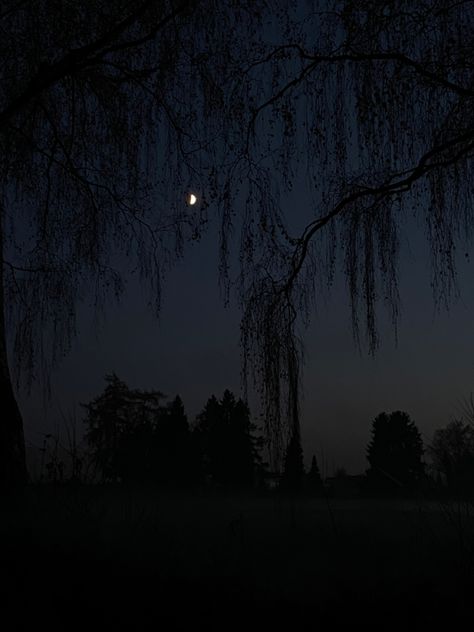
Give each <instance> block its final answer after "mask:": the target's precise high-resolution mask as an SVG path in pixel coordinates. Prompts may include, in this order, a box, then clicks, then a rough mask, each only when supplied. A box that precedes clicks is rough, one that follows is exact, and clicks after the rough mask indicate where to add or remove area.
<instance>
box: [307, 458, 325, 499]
mask: <svg viewBox="0 0 474 632" xmlns="http://www.w3.org/2000/svg"><path fill="white" fill-rule="evenodd" d="M306 482H307V486H308V491H310V492H312V493H321V492H322V490H323V480H322V478H321V472H320V471H319V466H318V462H317V460H316V455H315V454H313V458H312V459H311V467H310V469H309V472H308V474H307V476H306Z"/></svg>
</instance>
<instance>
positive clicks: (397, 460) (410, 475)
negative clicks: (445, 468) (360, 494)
mask: <svg viewBox="0 0 474 632" xmlns="http://www.w3.org/2000/svg"><path fill="white" fill-rule="evenodd" d="M422 456H423V441H422V439H421V435H420V432H419V430H418V428H417V427H416V425H415V424H414V422H413V421H412V420H411V419H410V416H409V415H408V414H407V413H405V412H402V411H399V410H398V411H395V412H393V413H389V414H387V413H385V412H384V413H380V414H379V415H377V417H376V418H375V419H374V421H373V423H372V439H371V440H370V443H369V445H368V447H367V460H368V461H369V464H370V469H369V470H368V472H367V489H368V490H370V491H377V492H386V493H404V492H411V491H413V490H414V489H415V488H416V486H417V484H418V483H419V481H420V479H421V477H422V475H423V472H424V464H423V462H422Z"/></svg>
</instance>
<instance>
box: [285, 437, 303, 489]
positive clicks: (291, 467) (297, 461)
mask: <svg viewBox="0 0 474 632" xmlns="http://www.w3.org/2000/svg"><path fill="white" fill-rule="evenodd" d="M304 475H305V470H304V461H303V448H302V447H301V435H300V432H299V430H297V431H295V432H294V433H293V435H292V437H291V439H290V441H289V442H288V446H287V449H286V454H285V462H284V469H283V475H282V479H281V488H282V490H284V491H290V492H299V491H301V489H302V487H303V481H304Z"/></svg>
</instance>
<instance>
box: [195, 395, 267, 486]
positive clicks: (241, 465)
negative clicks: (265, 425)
mask: <svg viewBox="0 0 474 632" xmlns="http://www.w3.org/2000/svg"><path fill="white" fill-rule="evenodd" d="M256 430H257V427H256V425H255V424H253V423H251V421H250V411H249V408H248V406H247V404H246V403H245V402H243V401H242V400H241V399H238V400H236V399H235V396H234V395H233V394H232V393H231V392H230V391H228V390H226V391H225V392H224V395H223V397H222V399H221V400H220V401H218V400H217V398H216V397H215V396H214V395H213V396H212V397H210V398H209V399H208V401H207V403H206V406H205V407H204V410H203V411H202V412H201V413H200V414H199V415H198V418H197V424H196V426H195V427H194V430H193V435H194V437H195V441H196V444H197V445H198V447H199V451H200V455H201V468H202V470H201V471H202V474H203V476H204V478H205V479H206V480H207V481H208V482H210V483H211V484H212V485H214V486H217V487H222V488H236V487H246V488H250V487H252V486H254V485H255V484H256V483H258V481H259V480H260V479H261V475H262V473H263V470H264V467H265V464H264V463H263V461H262V457H261V450H262V448H263V439H262V437H260V436H257V435H255V431H256Z"/></svg>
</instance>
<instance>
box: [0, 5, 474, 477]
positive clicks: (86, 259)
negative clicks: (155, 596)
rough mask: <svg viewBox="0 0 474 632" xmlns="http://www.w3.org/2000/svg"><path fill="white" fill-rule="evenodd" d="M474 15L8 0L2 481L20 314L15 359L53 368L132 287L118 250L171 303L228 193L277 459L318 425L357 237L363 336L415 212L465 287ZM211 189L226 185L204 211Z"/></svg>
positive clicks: (245, 340)
mask: <svg viewBox="0 0 474 632" xmlns="http://www.w3.org/2000/svg"><path fill="white" fill-rule="evenodd" d="M269 25H271V27H270V26H269ZM473 26H474V7H473V5H472V3H470V2H453V1H452V0H437V1H436V2H433V1H432V0H420V1H418V2H416V3H413V2H409V1H408V0H381V1H377V2H376V1H375V0H371V1H369V2H365V1H364V2H362V1H361V0H324V1H322V2H320V1H319V0H315V1H314V3H313V2H311V1H309V2H301V3H293V2H289V1H285V0H281V1H276V2H272V3H269V2H266V1H265V0H235V1H233V2H218V1H217V0H189V1H185V0H183V1H182V2H179V1H176V2H172V1H170V2H156V0H142V1H141V2H137V3H131V2H129V1H128V0H107V1H105V0H97V2H94V3H90V2H87V1H86V0H78V1H77V2H63V1H62V0H31V2H19V1H18V0H4V1H3V3H2V8H1V12H0V32H1V34H2V38H1V43H0V53H1V54H2V59H3V60H4V61H3V64H2V67H1V69H0V77H1V82H0V86H1V87H0V148H1V156H2V159H1V162H0V174H1V176H0V183H1V185H2V208H1V209H0V212H1V215H0V224H1V225H0V242H1V244H0V245H1V247H2V258H3V275H2V279H1V288H0V312H1V316H0V318H1V321H0V360H1V361H0V390H1V393H2V401H3V402H4V404H3V412H4V413H5V414H4V415H3V420H2V424H1V426H0V431H1V435H0V450H1V452H0V468H1V471H0V480H3V481H8V480H10V481H13V480H15V479H17V480H24V477H25V467H24V443H23V434H22V422H21V415H20V412H19V410H18V406H17V403H16V400H15V395H14V391H13V388H12V384H11V378H10V371H9V364H8V358H7V340H6V335H5V327H4V324H5V323H4V313H5V311H6V312H9V311H10V312H11V314H10V315H11V316H12V319H11V321H10V322H11V326H12V330H11V331H12V335H13V337H14V344H13V360H14V363H13V364H15V365H16V366H17V367H18V369H19V370H25V371H26V372H27V373H28V374H29V375H30V377H33V376H35V375H37V372H36V374H35V369H36V364H35V361H34V360H35V353H34V351H35V350H36V351H38V350H40V351H41V350H43V349H50V350H52V353H51V354H49V356H48V357H47V360H48V361H47V362H46V368H48V367H49V365H50V362H53V361H54V360H55V359H56V358H57V357H60V355H61V354H60V353H59V351H60V350H63V351H64V350H67V349H68V346H69V341H70V339H71V336H72V335H73V334H74V331H75V312H76V306H77V302H78V300H80V298H81V297H82V296H83V295H84V294H85V292H86V291H87V290H88V289H90V288H91V287H92V288H94V291H95V292H96V295H97V296H96V297H95V298H96V299H97V301H98V302H99V303H100V301H101V300H102V301H103V299H104V296H106V295H107V291H108V290H111V291H112V292H115V293H116V294H120V292H121V289H122V282H121V277H120V275H119V274H118V273H117V272H116V270H115V269H114V268H113V266H112V265H111V262H112V261H114V257H115V255H116V253H117V251H118V253H120V254H125V255H126V256H132V257H135V256H137V258H138V261H136V262H134V263H136V264H137V267H138V269H139V270H140V271H141V272H142V275H143V276H144V277H147V278H148V279H149V280H150V281H151V287H152V290H153V293H154V296H155V297H156V307H157V308H158V307H159V298H160V291H159V289H160V282H161V279H162V275H163V271H164V266H166V265H167V264H168V263H169V262H170V260H172V258H173V257H174V256H176V255H178V256H179V255H180V254H181V252H182V246H183V243H184V242H185V240H186V239H192V238H197V237H199V235H200V234H201V231H202V229H203V227H204V224H205V223H206V221H207V216H206V215H205V213H204V207H205V206H206V205H207V202H208V201H209V202H210V201H215V202H216V209H217V210H218V221H219V226H220V253H221V258H220V265H219V269H220V272H221V276H222V280H223V282H224V286H225V287H226V288H227V290H230V288H231V284H230V279H231V278H234V276H235V275H232V274H230V261H232V258H231V257H230V247H231V239H230V236H231V235H232V234H238V235H241V240H240V244H239V246H238V247H240V253H239V254H240V257H239V261H240V262H241V265H242V270H241V274H240V275H239V280H240V284H239V287H238V296H239V298H240V300H241V305H242V308H243V319H242V328H241V331H242V340H241V342H242V346H243V356H244V373H248V369H249V368H253V369H254V375H255V377H256V378H257V380H258V385H259V387H260V392H261V395H262V400H263V405H264V408H265V412H266V415H265V420H266V424H267V433H268V434H269V435H271V436H272V437H273V438H274V439H275V442H274V449H273V450H272V459H273V460H274V461H278V460H279V459H280V456H281V455H280V451H281V450H280V448H281V444H282V441H281V437H282V436H284V435H283V431H284V430H285V425H289V431H290V434H291V432H293V431H294V430H295V429H296V428H298V425H299V419H298V416H297V412H296V411H297V407H295V406H294V405H293V404H292V402H293V401H294V400H297V399H298V395H299V384H300V383H301V380H300V375H299V370H300V357H301V348H300V344H299V338H298V337H297V331H298V327H299V325H300V324H301V321H303V322H304V323H307V322H308V321H309V315H310V311H311V309H312V306H313V305H315V304H316V305H317V304H319V301H318V300H317V299H319V297H320V295H321V294H323V293H324V292H326V291H327V290H328V288H329V287H331V285H332V280H333V278H334V273H335V265H336V262H337V261H338V255H339V254H340V252H341V249H342V255H343V256H342V258H341V260H342V261H343V266H344V270H345V272H346V277H347V283H348V286H347V287H348V292H349V295H350V299H351V308H352V309H351V314H352V321H353V327H354V336H355V338H356V339H359V337H360V333H361V325H362V328H363V329H364V331H365V333H366V337H367V342H368V345H369V348H370V349H371V350H372V351H373V350H375V348H376V347H377V343H378V335H377V318H376V315H377V314H376V307H377V304H378V300H379V298H380V297H382V299H383V301H384V304H386V305H388V308H389V312H390V316H391V318H392V320H393V322H394V323H396V321H397V319H398V299H399V295H398V285H397V264H398V253H399V231H400V229H401V226H402V223H403V221H404V220H405V218H406V217H410V216H411V215H410V213H405V212H404V211H405V210H406V209H409V210H413V209H414V211H415V212H416V214H417V216H418V217H419V218H420V220H421V221H422V222H423V223H424V224H425V226H426V234H427V236H428V239H429V244H430V246H431V254H432V263H433V279H432V281H433V288H434V291H435V297H436V299H437V300H441V299H443V300H446V301H448V300H449V297H450V292H451V291H452V288H453V287H454V285H455V279H456V257H455V248H456V244H457V243H460V240H462V239H464V237H466V240H467V241H468V243H470V241H469V240H470V238H471V235H472V226H473V219H472V213H471V212H470V209H471V188H470V183H471V182H472V173H471V170H472V160H471V158H472V154H473V152H474V119H473V114H472V97H473V94H474V91H473V85H474V63H473V57H474V52H473V46H472V30H473ZM387 148H390V151H387ZM303 171H304V172H305V173H307V174H308V178H307V181H308V183H309V185H308V191H307V192H308V193H309V194H310V196H311V199H313V200H314V204H313V205H312V207H311V209H314V210H310V211H309V212H308V213H307V223H306V225H305V226H304V228H303V229H302V230H300V231H299V233H298V234H296V235H295V234H294V233H293V232H292V231H293V230H294V229H293V224H292V221H291V220H292V218H293V215H294V213H293V211H294V209H293V207H291V208H290V211H291V212H288V213H287V214H285V212H284V207H285V203H286V202H287V197H285V196H287V194H288V193H289V191H291V189H292V187H293V185H294V184H295V182H296V181H297V179H298V178H299V177H300V174H301V173H302V172H303ZM158 174H159V175H158ZM191 186H193V187H197V189H198V190H199V191H201V192H205V193H206V198H207V200H204V201H203V202H202V204H201V206H200V208H199V211H197V212H196V210H195V207H190V208H188V207H187V206H186V204H185V203H184V199H183V198H184V192H185V191H187V190H189V188H190V187H191ZM300 199H304V197H303V196H301V198H300ZM241 209H245V212H242V211H241ZM168 210H169V212H168ZM191 211H192V212H191ZM303 211H305V210H304V209H303ZM168 236H169V237H171V239H170V240H169V239H168ZM461 243H464V242H461ZM5 307H8V308H9V309H8V310H5ZM7 315H8V314H7ZM288 411H289V414H287V413H288ZM282 413H283V414H282ZM286 430H288V428H286Z"/></svg>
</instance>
